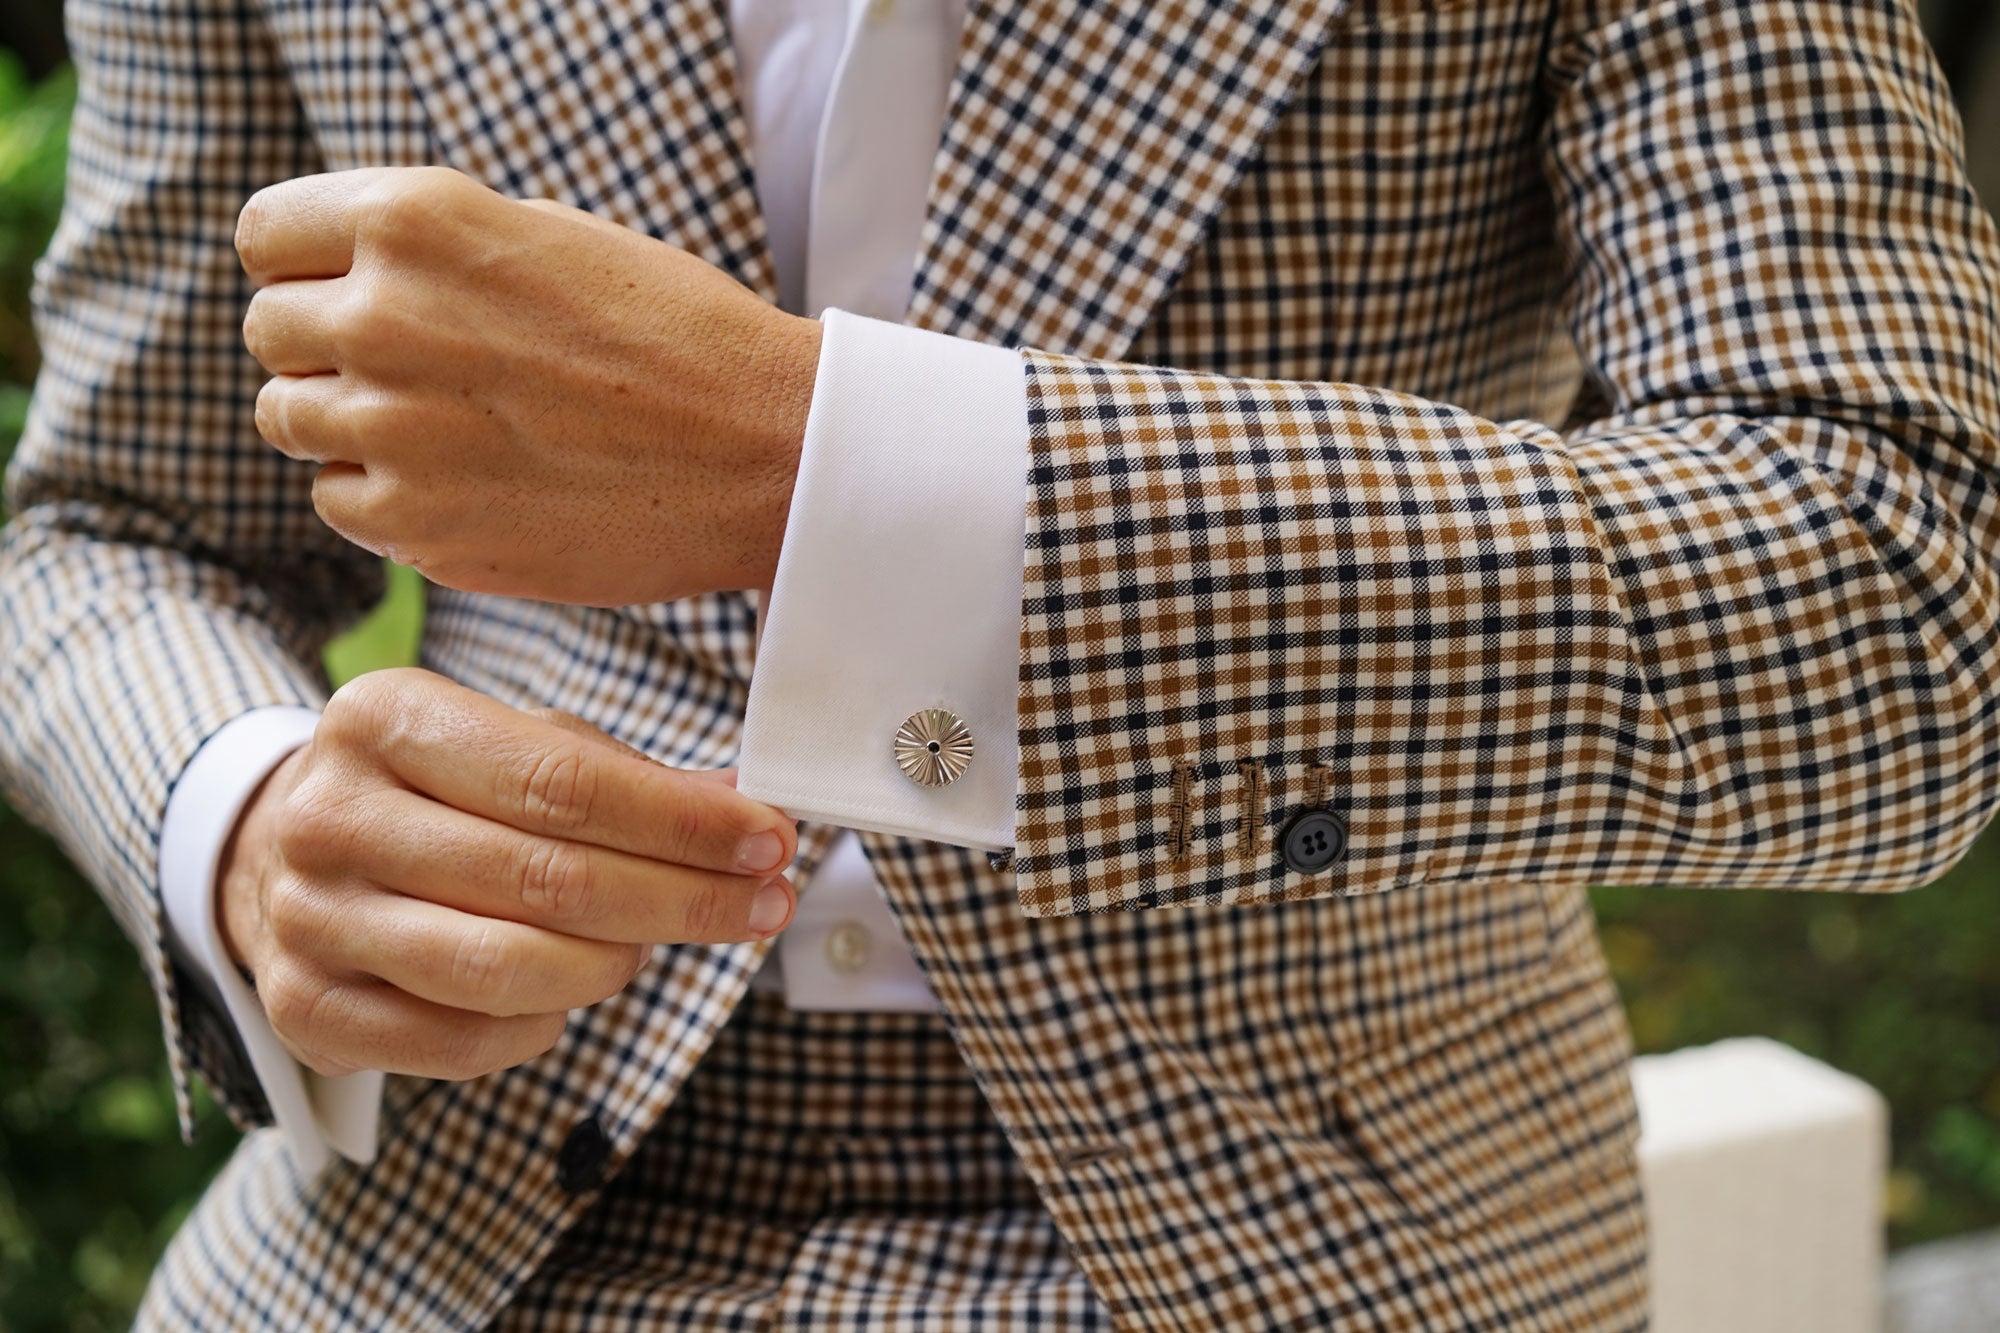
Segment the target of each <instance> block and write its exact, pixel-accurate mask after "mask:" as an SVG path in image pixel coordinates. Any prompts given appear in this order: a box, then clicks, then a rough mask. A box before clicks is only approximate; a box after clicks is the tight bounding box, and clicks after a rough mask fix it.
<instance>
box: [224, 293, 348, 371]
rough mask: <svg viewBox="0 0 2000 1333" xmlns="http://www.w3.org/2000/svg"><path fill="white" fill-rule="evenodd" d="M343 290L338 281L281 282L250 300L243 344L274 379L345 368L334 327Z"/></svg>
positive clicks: (244, 323)
mask: <svg viewBox="0 0 2000 1333" xmlns="http://www.w3.org/2000/svg"><path fill="white" fill-rule="evenodd" d="M342 290H343V289H342V287H341V284H340V282H339V280H338V279H313V280H309V281H300V282H282V283H279V284H278V285H277V286H275V287H266V288H264V290H262V291H260V292H258V293H257V294H256V295H255V296H253V297H251V298H250V308H249V309H248V310H247V311H245V312H244V315H243V345H244V346H245V347H247V348H249V349H250V355H252V356H254V357H256V358H257V360H258V363H259V364H261V365H262V366H263V367H264V369H266V370H268V371H270V372H271V373H272V374H274V375H317V374H321V373H322V372H325V371H329V370H339V369H340V358H339V355H338V353H337V351H336V349H335V333H334V328H335V325H336V323H337V322H338V321H339V318H340V315H339V302H340V300H341V293H342Z"/></svg>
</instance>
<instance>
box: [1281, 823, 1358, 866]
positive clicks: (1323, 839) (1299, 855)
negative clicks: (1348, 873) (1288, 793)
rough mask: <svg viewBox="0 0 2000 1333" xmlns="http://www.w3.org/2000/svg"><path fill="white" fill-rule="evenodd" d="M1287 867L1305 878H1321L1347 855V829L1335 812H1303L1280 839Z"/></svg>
mask: <svg viewBox="0 0 2000 1333" xmlns="http://www.w3.org/2000/svg"><path fill="white" fill-rule="evenodd" d="M1278 850H1279V851H1280V852H1281V853H1282V854H1283V855H1284V858H1285V864H1286V865H1287V866H1288V867H1290V868H1291V869H1293V870H1296V871H1298V872H1299V873H1300V874H1301V875H1317V874H1318V873H1319V872H1320V871H1322V870H1324V869H1326V868H1327V867H1328V866H1330V865H1332V864H1333V863H1334V862H1335V861H1338V860H1339V859H1340V858H1341V857H1342V856H1343V855H1344V854H1345V853H1346V851H1347V825H1346V823H1345V822H1343V821H1342V819H1341V818H1340V816H1339V815H1336V814H1334V813H1333V812H1332V811H1331V810H1301V811H1299V812H1298V813H1297V814H1295V815H1293V816H1292V818H1291V822H1290V823H1288V824H1286V825H1285V831H1284V832H1283V833H1281V834H1279V835H1278Z"/></svg>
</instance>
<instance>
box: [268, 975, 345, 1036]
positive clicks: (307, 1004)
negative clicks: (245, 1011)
mask: <svg viewBox="0 0 2000 1333" xmlns="http://www.w3.org/2000/svg"><path fill="white" fill-rule="evenodd" d="M338 994H339V992H338V988H337V987H335V986H334V985H332V984H331V983H330V982H327V981H325V980H324V979H322V978H320V977H319V976H318V975H317V974H315V973H313V972H311V971H310V970H309V969H306V968H303V967H299V966H297V965H295V964H284V963H281V964H278V965H277V966H275V967H273V968H270V969H268V971H267V975H266V977H265V979H264V981H263V983H262V984H261V985H260V986H259V987H258V995H259V996H260V997H261V998H262V999H263V1001H264V1013H265V1016H266V1017H267V1018H269V1019H270V1020H271V1028H272V1030H273V1031H275V1032H277V1033H278V1034H279V1035H280V1036H282V1037H284V1038H285V1040H287V1041H289V1042H291V1043H292V1044H293V1045H294V1046H296V1047H298V1048H299V1049H300V1050H301V1051H310V1052H317V1053H320V1054H322V1055H324V1054H328V1053H330V1052H331V1051H332V1050H333V1049H334V1042H335V1041H336V1040H337V1038H338V1035H339V1027H340V1022H339V1010H340V1005H339V1001H338V998H337V997H338Z"/></svg>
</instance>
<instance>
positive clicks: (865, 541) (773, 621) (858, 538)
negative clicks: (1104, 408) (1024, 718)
mask: <svg viewBox="0 0 2000 1333" xmlns="http://www.w3.org/2000/svg"><path fill="white" fill-rule="evenodd" d="M824 322H825V335H824V339H823V341H822V344H821V349H820V362H819V370H818V375H817V379H816V381H815V383H814V387H813V401H812V408H811V411H810V413H809V415H808V417H807V421H806V431H805V440H804V444H803V447H802V450H801V453H800V458H799V472H798V481H797V483H796V486H795V488H794V490H793V495H792V508H791V515H790V518H789V519H788V521H787V524H786V529H785V538H784V546H783V549H782V552H781V554H780V556H779V560H778V572H777V577H776V580H775V582H774V584H773V586H772V592H771V596H770V598H769V601H768V603H767V604H766V606H765V618H764V623H763V626H762V631H761V637H760V640H759V643H758V648H757V660H756V667H755V670H754V672H753V673H752V678H751V683H750V701H749V707H748V712H747V714H746V718H745V725H744V741H743V753H742V756H741V758H740V763H739V776H738V782H737V786H738V789H739V790H741V791H742V792H744V793H745V794H746V795H749V796H753V797H755V798H757V799H758V800H762V801H768V802H770V803H771V804H773V805H777V806H780V807H782V808H783V809H785V810H786V811H788V812H790V813H791V814H793V815H794V816H797V817H799V818H803V819H814V820H822V821H826V822H829V823H836V824H840V825H843V826H845V827H848V828H857V829H867V830H871V831H874V832H879V833H888V834H894V835H898V836H903V837H916V838H928V839H932V840H935V841H939V842H948V843H953V844H956V845H958V846H963V847H971V848H983V849H986V850H990V851H997V850H1003V849H1005V848H1007V847H1010V846H1012V844H1013V839H1014V791H1015V785H1016V774H1017V769H1018V762H1019V753H1020V748H1019V736H1018V732H1017V730H1016V728H1017V719H1018V712H1017V708H1016V700H1017V696H1018V691H1019V672H1020V667H1019V664H1020V633H1021V615H1020V612H1021V574H1022V566H1023V544H1022V543H1023V534H1024V531H1025V526H1024V525H1025V514H1026V475H1027V457H1028V415H1027V395H1026V385H1025V378H1024V372H1023V368H1022V362H1021V359H1020V357H1019V355H1018V354H1017V353H1015V352H1013V351H1010V350H1007V349H1003V348H998V347H992V346H988V345H985V344H981V343H975V342H971V341H969V340H966V339H960V338H952V337H947V336H945V335H943V334H938V333H931V332H928V331H925V330H921V329H915V328H910V327H907V326H904V325H900V324H893V323H888V322H885V321H881V320H873V319H865V318H862V317H860V316H858V315H852V314H848V313H846V312H844V311H839V310H829V311H828V312H826V315H825V317H824ZM926 708H942V709H947V710H949V711H950V712H952V713H955V714H956V715H957V716H958V717H959V718H960V719H961V720H962V721H963V722H964V723H965V725H966V727H967V728H968V729H969V730H970V731H971V733H972V740H973V754H972V759H971V762H970V764H969V766H968V767H967V769H966V771H965V773H964V774H963V775H962V776H961V777H959V778H958V779H957V780H956V781H954V782H951V783H949V784H947V785H945V786H942V787H923V786H919V785H917V784H916V783H914V782H912V781H911V780H910V779H909V778H907V777H905V776H904V774H903V772H902V770H901V769H900V768H899V767H898V766H897V764H896V760H895V754H894V748H893V747H894V737H895V734H896V730H897V728H898V727H900V726H901V725H902V724H903V722H904V721H905V720H906V719H907V718H909V717H910V715H911V714H913V713H915V712H917V711H919V710H921V709H926Z"/></svg>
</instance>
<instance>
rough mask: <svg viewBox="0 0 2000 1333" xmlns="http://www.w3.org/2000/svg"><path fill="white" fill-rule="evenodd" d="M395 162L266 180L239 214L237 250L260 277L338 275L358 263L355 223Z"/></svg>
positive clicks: (247, 267) (269, 279) (254, 275)
mask: <svg viewBox="0 0 2000 1333" xmlns="http://www.w3.org/2000/svg"><path fill="white" fill-rule="evenodd" d="M396 170H397V168H394V167H362V168H359V169H357V170H354V171H328V172H322V173H320V174H318V175H314V176H300V177H298V178H296V179H294V180H288V181H280V182H279V183H278V184H276V185H267V186H265V187H264V188H263V189H261V190H259V191H257V193H255V194H253V195H251V196H250V198H249V200H248V201H246V202H245V203H244V205H243V210H242V212H240V213H239V214H237V217H236V254H237V257H238V258H239V259H241V260H242V261H243V271H244V272H245V273H248V274H249V275H250V276H251V277H252V278H254V279H255V280H256V281H258V282H259V283H266V282H278V281H282V280H284V279H287V278H337V277H339V276H340V275H342V274H343V273H346V272H347V271H348V269H350V268H352V267H353V265H354V228H355V221H356V218H357V216H358V215H359V212H360V210H361V209H362V208H364V207H366V206H368V204H369V202H370V196H369V193H368V191H369V188H370V187H379V186H380V185H381V184H382V183H383V182H385V181H387V180H388V179H389V178H390V177H391V176H393V174H394V173H395V172H396Z"/></svg>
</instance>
